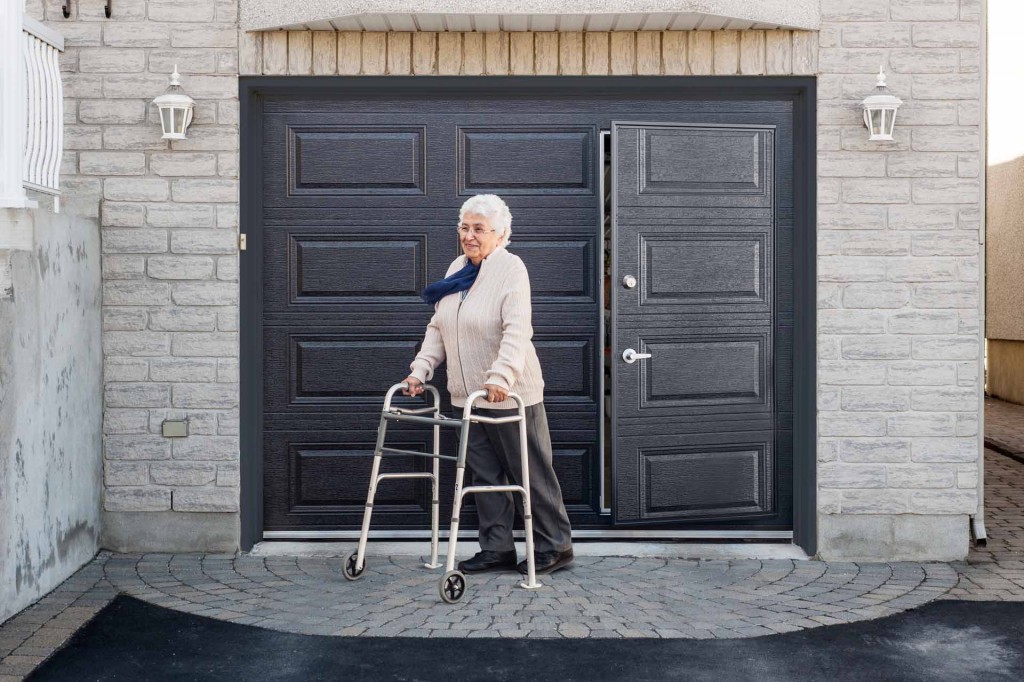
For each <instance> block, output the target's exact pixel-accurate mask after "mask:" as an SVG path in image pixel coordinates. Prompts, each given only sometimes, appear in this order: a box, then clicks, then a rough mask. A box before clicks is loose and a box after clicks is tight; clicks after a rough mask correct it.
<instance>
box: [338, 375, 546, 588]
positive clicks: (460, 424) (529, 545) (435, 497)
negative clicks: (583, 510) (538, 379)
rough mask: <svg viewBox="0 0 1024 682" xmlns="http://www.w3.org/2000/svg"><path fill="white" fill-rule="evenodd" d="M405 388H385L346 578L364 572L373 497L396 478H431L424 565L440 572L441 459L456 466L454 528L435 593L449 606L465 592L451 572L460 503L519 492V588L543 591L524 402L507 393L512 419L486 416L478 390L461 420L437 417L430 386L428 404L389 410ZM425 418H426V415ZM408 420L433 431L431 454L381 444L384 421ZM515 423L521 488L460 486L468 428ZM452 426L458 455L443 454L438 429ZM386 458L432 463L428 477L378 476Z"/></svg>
mask: <svg viewBox="0 0 1024 682" xmlns="http://www.w3.org/2000/svg"><path fill="white" fill-rule="evenodd" d="M408 387H409V385H408V384H407V383H405V382H403V383H400V384H395V385H394V386H392V387H391V388H390V389H388V392H387V395H386V396H385V397H384V410H383V411H382V412H381V416H380V426H379V427H378V429H377V446H376V448H375V449H374V451H373V468H372V469H371V471H370V489H369V491H368V492H367V494H366V507H365V508H364V510H363V526H362V529H361V530H360V533H359V546H358V548H357V549H356V551H355V552H354V553H353V554H352V555H351V556H349V557H348V560H347V561H346V562H345V566H344V567H343V573H344V575H345V577H346V578H348V579H349V580H358V579H359V578H361V577H362V575H363V571H365V569H366V542H367V539H368V537H369V534H370V517H371V516H372V515H373V498H374V496H375V495H376V493H377V486H378V485H379V484H380V482H381V481H384V480H390V479H397V478H427V479H430V485H431V499H430V505H431V506H430V561H429V562H428V563H426V564H424V567H425V568H430V569H435V568H440V566H441V564H439V563H437V559H438V551H437V549H438V513H439V482H440V476H439V470H440V461H441V460H442V459H446V460H451V461H454V462H455V498H454V501H453V504H452V525H451V532H450V533H449V535H448V555H447V557H446V560H445V572H444V575H443V576H442V577H441V581H440V583H439V584H438V592H439V593H440V595H441V599H442V600H444V601H445V602H447V603H449V604H454V603H455V602H457V601H459V600H460V599H462V596H463V595H464V594H465V592H466V576H465V575H464V574H463V573H462V572H461V571H459V570H456V568H455V549H456V546H457V544H458V537H459V513H460V512H461V510H462V502H463V499H464V498H465V497H466V495H474V494H487V493H518V494H520V495H522V496H523V520H524V525H525V530H526V567H527V574H526V582H522V583H520V584H519V586H520V587H522V588H523V589H528V590H535V589H537V588H539V587H541V586H542V585H541V583H539V582H537V570H536V564H535V560H534V556H533V516H532V513H531V511H530V469H529V460H528V457H527V451H526V405H525V404H524V403H523V399H522V398H521V397H520V396H519V395H517V394H515V393H509V394H508V397H509V398H511V399H512V400H515V402H516V405H517V408H518V414H516V415H514V416H510V417H485V416H483V415H480V414H474V413H473V411H472V410H473V404H474V403H475V402H476V400H477V399H478V398H482V397H484V396H486V395H487V391H484V390H480V391H476V392H474V393H472V394H470V395H469V397H468V398H466V405H465V407H463V408H462V418H461V419H455V418H451V417H446V416H444V415H443V414H441V395H440V393H438V391H437V389H436V388H434V387H433V386H431V385H429V384H423V389H424V390H425V391H426V392H427V393H430V395H431V396H433V399H434V403H433V405H432V406H427V407H422V408H416V409H408V408H399V407H392V406H391V400H392V398H394V396H395V393H397V392H398V391H400V390H404V389H407V388H408ZM427 415H429V416H427ZM393 421H395V422H411V423H413V424H429V425H431V426H433V428H434V438H433V451H432V452H415V451H413V450H402V449H399V448H389V447H385V446H384V435H385V433H386V431H387V426H388V422H393ZM473 423H478V424H511V423H518V424H519V447H520V460H521V462H522V483H523V484H522V485H475V486H468V487H465V488H464V487H463V485H462V484H463V478H464V477H465V473H466V451H467V448H468V445H469V427H470V424H473ZM442 427H451V428H457V429H459V448H458V454H457V455H456V456H454V457H453V456H451V455H442V454H441V428H442ZM385 455H403V456H415V457H429V458H431V459H433V460H434V463H433V470H432V471H431V473H426V472H405V473H391V474H382V473H380V462H381V459H382V458H383V457H384V456H385Z"/></svg>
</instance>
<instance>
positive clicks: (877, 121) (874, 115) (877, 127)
mask: <svg viewBox="0 0 1024 682" xmlns="http://www.w3.org/2000/svg"><path fill="white" fill-rule="evenodd" d="M883 125H884V121H883V118H882V110H881V109H872V110H871V135H872V136H874V135H879V134H881V132H882V126H883Z"/></svg>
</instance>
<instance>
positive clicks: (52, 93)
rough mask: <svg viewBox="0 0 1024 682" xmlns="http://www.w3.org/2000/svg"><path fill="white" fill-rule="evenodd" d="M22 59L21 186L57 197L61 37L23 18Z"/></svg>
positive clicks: (60, 148)
mask: <svg viewBox="0 0 1024 682" xmlns="http://www.w3.org/2000/svg"><path fill="white" fill-rule="evenodd" d="M21 36H22V45H23V48H22V53H23V54H24V57H25V96H26V97H25V99H26V101H27V104H28V106H27V110H26V121H25V123H26V125H25V155H24V159H23V163H24V166H23V168H22V173H23V175H22V179H23V182H24V186H25V187H27V188H29V189H34V190H36V191H39V192H46V193H47V194H60V162H61V156H63V153H64V88H63V86H62V85H61V80H60V53H61V52H63V51H64V37H63V36H61V35H60V34H59V33H57V32H56V31H54V30H53V29H50V28H47V27H46V26H44V25H43V24H41V23H39V22H38V21H35V20H34V19H30V18H28V17H25V18H24V19H23V20H22V31H21Z"/></svg>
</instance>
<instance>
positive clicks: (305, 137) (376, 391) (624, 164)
mask: <svg viewBox="0 0 1024 682" xmlns="http://www.w3.org/2000/svg"><path fill="white" fill-rule="evenodd" d="M289 80H290V83H289V84H282V85H281V86H280V87H277V88H275V87H273V86H265V87H263V88H262V90H259V91H258V92H256V94H254V96H253V101H254V104H255V106H254V107H252V108H250V109H249V112H250V115H249V118H248V122H247V125H250V126H252V127H253V128H255V130H253V131H252V133H251V134H249V135H248V136H247V138H248V139H249V140H251V141H252V142H251V147H250V148H249V149H248V150H247V152H246V154H247V155H248V158H250V159H253V164H252V167H251V168H249V172H252V173H257V174H258V175H259V177H260V184H259V185H258V186H255V185H253V184H250V187H255V188H256V189H258V196H254V197H250V198H251V200H252V201H253V202H255V205H252V206H248V207H246V209H243V210H244V211H245V210H248V211H249V212H250V215H251V216H252V224H251V226H249V230H248V232H249V237H250V238H249V244H250V250H249V252H248V253H247V254H246V257H245V262H244V263H243V283H242V289H243V337H244V340H243V366H244V371H243V373H244V374H246V376H247V379H245V380H244V382H246V383H245V384H244V386H243V421H244V422H245V423H244V426H243V431H245V434H248V435H243V449H246V446H247V444H248V445H249V446H250V447H251V450H246V452H245V453H244V454H243V456H244V457H251V456H253V453H254V452H256V453H260V454H259V456H260V457H261V465H262V476H261V477H262V480H261V482H260V485H261V490H260V492H261V493H262V505H261V508H262V511H261V512H260V513H261V519H260V521H261V524H262V529H263V530H264V531H274V532H277V533H280V532H288V531H293V532H294V531H316V530H331V531H336V530H351V529H356V528H358V524H359V521H360V518H361V514H362V504H363V501H364V497H365V493H366V484H367V476H368V473H369V468H370V461H369V458H368V455H369V453H370V452H371V451H372V447H373V442H374V436H375V428H376V424H377V418H378V416H379V410H380V405H381V400H382V397H383V393H384V391H385V390H386V388H387V387H388V386H389V385H390V384H392V383H394V382H396V381H398V380H399V379H401V378H402V377H404V376H405V374H406V373H407V368H408V363H409V361H410V359H411V358H412V356H413V355H414V354H415V352H416V348H417V344H418V342H419V341H420V339H421V337H422V333H423V329H424V326H425V325H426V322H427V321H428V319H429V316H430V312H431V311H430V309H429V308H428V307H427V306H426V305H425V304H423V303H422V302H421V301H420V299H419V297H418V293H419V291H420V289H422V288H423V286H424V285H425V284H427V283H428V282H430V281H433V280H435V279H437V278H439V277H441V276H443V275H444V272H445V269H446V267H447V265H448V264H449V263H450V261H451V260H452V258H454V257H455V256H456V255H457V253H458V245H457V240H456V238H455V230H454V227H455V224H456V220H457V210H458V207H459V206H460V204H461V203H462V202H463V201H464V200H465V198H466V197H468V196H470V195H472V194H476V193H482V192H493V193H497V194H500V195H502V196H503V197H505V199H506V200H507V201H508V203H509V205H510V207H511V209H512V212H513V216H514V221H513V239H512V245H511V247H510V250H512V251H513V252H514V253H516V254H518V255H520V256H521V257H522V258H523V260H524V261H525V262H526V265H527V267H528V269H529V271H530V276H531V281H532V285H533V305H534V328H535V338H534V340H535V343H536V345H537V349H538V353H539V355H540V359H541V364H542V366H543V370H544V375H545V380H546V383H547V388H546V392H545V395H546V398H545V401H546V405H547V408H548V412H549V416H550V423H551V429H552V438H553V441H554V444H555V468H556V470H557V472H558V476H559V479H560V481H561V483H562V486H563V491H564V493H565V498H566V502H567V504H568V506H569V509H570V515H571V517H572V520H573V523H574V526H575V527H577V528H592V529H599V528H610V527H614V526H615V525H629V526H630V527H633V526H634V525H635V524H651V525H658V526H659V527H664V524H670V526H669V527H671V528H681V529H707V530H737V529H739V530H742V529H770V530H788V529H791V528H792V527H793V479H794V477H793V463H794V442H793V414H794V403H793V376H794V369H793V357H794V336H793V323H794V302H793V300H794V299H793V272H794V261H793V252H794V243H793V235H794V193H793V167H794V148H795V145H796V146H799V141H796V140H794V120H795V118H796V114H795V112H794V103H793V100H792V98H791V97H785V96H778V95H777V94H773V93H770V92H769V93H767V94H762V93H760V92H758V91H757V90H752V91H750V92H746V93H744V92H741V91H740V90H738V89H733V90H730V91H729V92H726V91H724V90H720V89H719V90H698V89H693V88H675V89H667V88H663V87H657V88H649V87H647V88H644V87H638V86H637V85H636V84H632V85H625V87H618V88H613V87H606V88H599V87H597V84H596V82H595V80H594V79H591V80H589V81H587V80H586V79H575V80H573V79H565V80H563V81H560V82H554V81H551V80H547V81H541V80H532V81H530V80H520V79H509V80H507V81H501V79H492V80H490V81H484V80H475V81H472V82H470V81H467V80H461V81H460V80H458V79H440V80H436V81H432V82H431V83H430V84H425V83H424V82H423V81H415V79H391V80H388V81H384V82H383V83H381V82H379V81H378V87H376V88H371V87H368V86H367V85H366V81H361V82H359V86H358V87H357V86H355V81H353V80H351V79H348V80H346V79H333V80H331V81H329V82H325V81H323V80H320V81H318V82H316V83H312V82H310V83H308V84H305V85H304V84H302V83H297V82H295V81H294V80H292V79H289ZM310 80H312V79H310ZM638 82H639V81H638ZM278 83H281V81H278ZM499 83H500V84H499ZM559 83H560V84H559ZM325 85H326V86H327V87H324V86H325ZM619 85H624V84H623V83H622V82H619ZM347 86H352V87H347ZM630 121H643V122H654V124H657V125H652V124H648V123H642V124H632V123H628V122H630ZM616 122H627V123H623V124H617V123H616ZM678 124H685V125H678ZM613 128H614V130H613ZM603 131H613V135H614V137H615V162H614V164H611V165H609V166H608V169H607V172H608V173H611V174H612V175H613V176H614V185H615V187H616V192H615V196H614V199H615V205H614V206H613V207H610V209H609V210H610V212H611V213H612V218H613V219H614V220H613V223H614V229H613V231H612V235H611V237H612V239H611V242H612V244H610V245H609V246H610V247H611V249H610V251H611V258H612V260H613V261H614V264H613V267H612V268H611V272H610V273H609V275H608V280H609V281H608V282H605V279H606V277H605V275H604V273H603V272H602V270H601V267H602V262H603V258H602V251H603V249H604V237H605V235H604V229H602V223H601V219H602V213H603V211H602V201H603V199H604V198H605V196H604V195H605V194H606V192H605V191H603V189H602V186H601V178H602V176H603V173H602V168H601V167H600V165H601V159H602V157H603V154H602V153H601V144H602V139H603V135H602V132H603ZM244 158H245V157H244ZM244 191H245V190H243V192H244ZM627 274H629V275H632V276H634V277H636V279H637V285H636V286H635V287H633V288H626V287H625V286H623V285H622V283H621V280H622V278H623V277H624V276H625V275H627ZM603 287H608V289H607V290H608V291H609V292H610V295H611V298H610V300H609V306H608V307H609V308H611V311H612V312H613V313H614V314H613V317H612V319H613V321H614V325H615V329H614V331H615V333H614V335H613V336H612V337H611V343H610V345H611V347H610V348H608V349H607V350H605V349H604V345H605V344H604V343H603V341H602V338H601V336H600V328H601V327H600V320H601V316H602V310H601V305H602V299H603V298H604V296H603V295H602V288H603ZM626 348H633V349H634V350H636V351H637V352H640V353H650V354H651V356H652V357H651V358H649V359H643V360H640V361H638V362H635V363H632V364H629V363H626V362H624V361H623V360H622V358H621V355H622V352H623V351H624V350H625V349H626ZM246 349H248V353H247V351H246ZM807 350H808V352H812V351H810V349H807ZM257 353H258V357H257V358H253V357H251V356H252V355H254V354H257ZM247 355H248V356H249V357H247ZM603 356H606V357H607V358H608V359H607V361H606V360H605V357H603ZM606 362H607V364H608V367H609V370H610V372H611V373H610V375H609V380H610V386H609V390H608V392H609V394H610V395H611V398H612V402H613V404H614V419H613V421H612V423H611V433H609V434H608V435H607V437H608V439H609V443H610V445H611V446H612V448H611V451H612V453H613V460H614V478H613V479H612V482H613V486H611V487H612V488H613V490H612V494H611V496H610V498H609V499H608V500H605V504H606V505H608V506H612V507H614V514H609V513H607V510H605V511H603V510H602V509H601V487H600V484H601V471H602V461H603V460H602V457H603V453H602V452H601V450H600V441H599V433H600V428H601V420H603V419H604V409H603V407H604V400H603V396H602V395H600V389H601V385H602V383H603V382H602V381H601V376H602V372H603V370H604V366H605V363H606ZM445 381H446V379H445V376H444V372H443V371H441V372H440V373H439V374H438V375H437V376H436V378H435V381H434V383H435V384H436V385H437V386H438V387H439V388H442V389H443V387H444V386H445ZM246 386H247V387H249V388H250V389H251V390H246ZM254 403H255V405H254ZM247 405H248V408H247ZM245 415H248V417H246V416H245ZM394 434H395V439H396V442H401V443H402V445H401V446H400V447H403V448H406V449H413V450H426V449H427V448H428V447H429V444H430V435H429V432H428V431H425V430H418V429H414V428H408V429H402V430H396V431H394ZM444 446H445V447H448V448H452V447H454V443H453V442H451V441H447V442H445V443H444ZM427 466H428V463H427V460H423V459H418V458H414V459H411V460H402V459H391V460H386V465H385V470H398V469H403V468H404V469H410V468H412V469H425V468H426V467H427ZM443 470H444V471H446V474H445V475H446V476H448V477H450V476H451V473H452V472H451V471H450V470H448V469H445V468H443ZM451 487H452V484H451V480H450V478H448V479H446V480H445V481H444V482H443V488H442V490H451ZM244 494H245V491H243V495H244ZM445 497H446V496H445V495H442V500H443V502H442V504H443V505H448V502H447V501H445ZM254 499H255V496H254ZM429 508H430V505H429V490H428V488H427V487H426V486H425V485H423V482H422V481H403V482H390V483H389V484H387V485H386V486H385V487H383V488H382V489H381V491H380V492H379V493H378V504H377V505H376V509H375V512H376V513H375V515H374V525H375V527H377V528H387V529H392V530H414V529H422V528H426V527H428V523H429V518H430V517H429V513H430V512H429ZM442 518H445V516H444V513H443V512H442ZM466 520H467V521H468V523H469V524H470V525H471V524H472V523H473V521H474V519H473V518H472V510H470V513H469V514H468V518H467V519H466ZM259 525H260V524H259V523H258V524H257V526H259Z"/></svg>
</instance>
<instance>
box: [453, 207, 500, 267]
mask: <svg viewBox="0 0 1024 682" xmlns="http://www.w3.org/2000/svg"><path fill="white" fill-rule="evenodd" d="M500 242H501V237H500V236H499V235H498V233H497V232H496V231H495V230H494V228H493V227H492V226H491V221H490V220H488V219H487V216H484V215H480V214H479V213H467V214H465V215H464V216H462V222H461V223H459V243H461V244H462V252H463V253H465V254H466V258H468V259H469V260H470V261H471V262H472V263H473V265H480V261H482V260H483V259H484V258H487V257H488V256H490V255H491V253H493V251H494V250H495V249H496V248H498V244H499V243H500Z"/></svg>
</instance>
